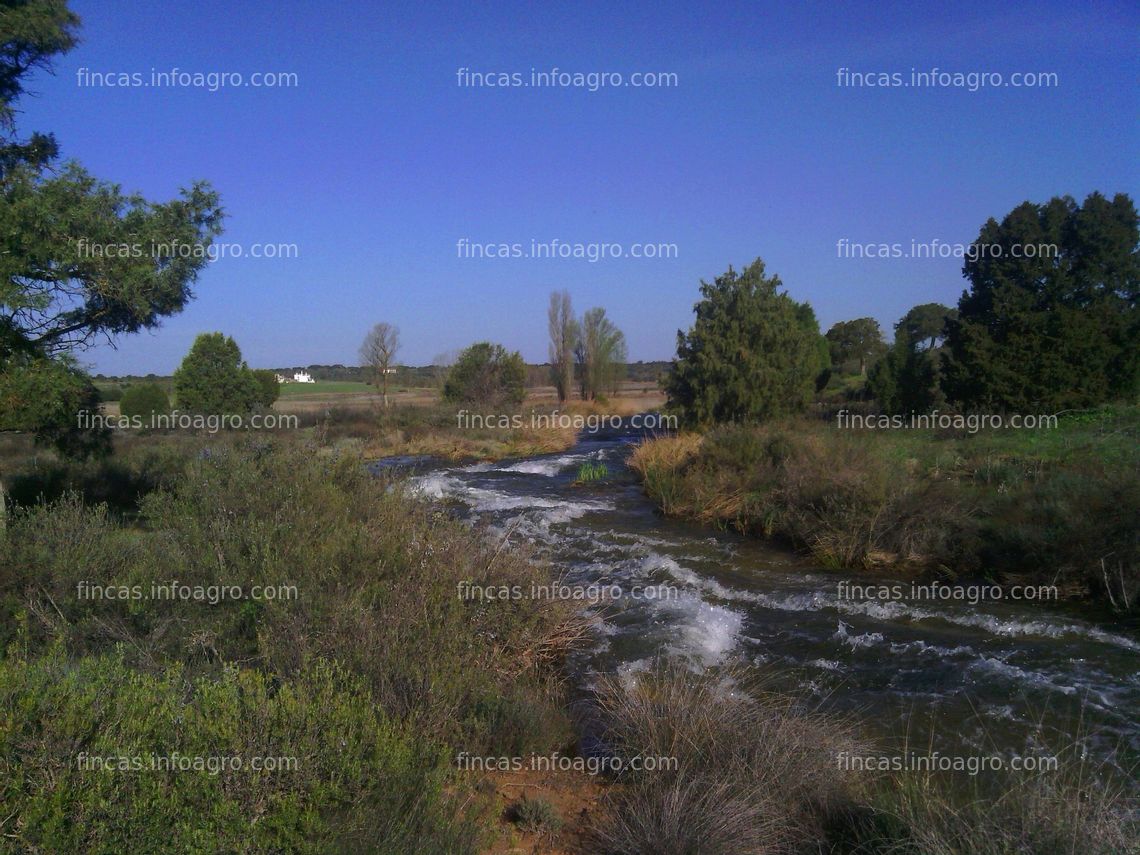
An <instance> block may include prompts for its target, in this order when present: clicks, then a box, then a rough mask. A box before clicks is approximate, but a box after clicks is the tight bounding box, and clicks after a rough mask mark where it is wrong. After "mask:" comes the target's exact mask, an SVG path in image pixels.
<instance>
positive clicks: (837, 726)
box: [591, 665, 859, 855]
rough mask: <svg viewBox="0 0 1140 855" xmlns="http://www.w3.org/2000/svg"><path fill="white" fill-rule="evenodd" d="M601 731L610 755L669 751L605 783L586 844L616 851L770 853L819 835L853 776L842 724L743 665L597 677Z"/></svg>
mask: <svg viewBox="0 0 1140 855" xmlns="http://www.w3.org/2000/svg"><path fill="white" fill-rule="evenodd" d="M597 704H598V713H599V715H600V719H601V724H602V737H601V738H602V741H603V743H604V744H606V745H607V746H608V747H609V748H610V749H611V750H613V751H614V752H615V753H616V755H617V756H619V757H622V758H626V759H628V758H631V757H655V758H661V757H665V758H675V759H676V765H675V766H674V768H672V769H658V770H656V771H648V770H647V771H640V772H626V773H624V774H623V775H622V776H621V777H620V778H619V781H618V785H617V786H615V787H613V788H611V789H610V790H607V791H606V793H605V794H604V795H603V798H602V802H601V805H600V812H599V814H598V817H597V820H596V823H595V826H594V833H593V836H594V847H595V848H593V849H592V850H591V851H596V852H605V853H613V855H641V853H650V852H652V853H657V855H688V853H693V852H700V853H705V855H721V853H723V855H728V854H729V853H733V855H737V853H745V854H746V855H759V853H763V855H772V854H773V853H792V852H802V851H808V849H809V848H814V846H816V845H820V844H822V842H823V841H824V838H825V826H826V825H827V823H828V821H829V820H830V819H831V817H832V815H833V814H835V813H837V812H838V811H840V810H842V809H844V808H845V807H846V806H847V804H848V802H849V791H850V789H851V785H852V783H853V782H852V780H851V778H850V776H849V775H847V774H845V773H843V772H842V771H841V770H839V769H838V768H837V763H836V759H835V757H836V754H837V753H838V752H839V751H842V750H847V751H852V750H856V747H857V746H858V744H859V742H858V740H857V738H856V737H855V736H854V734H853V731H852V729H851V727H850V726H849V724H848V723H847V722H845V721H841V720H838V719H835V718H832V717H827V716H823V715H821V714H819V713H817V712H813V711H812V710H810V709H807V708H804V707H802V706H801V705H800V704H799V703H798V702H797V701H796V699H794V698H789V697H787V696H780V695H775V694H770V693H768V692H766V691H764V688H763V685H757V684H756V682H755V678H754V677H751V678H750V677H748V676H746V674H745V672H743V671H735V670H728V671H722V672H720V673H719V674H713V673H709V672H706V673H705V674H702V675H695V674H693V673H691V672H689V671H687V670H685V669H684V668H683V667H678V666H671V665H662V666H659V667H657V668H656V669H654V670H652V671H650V672H648V673H644V674H636V675H634V676H633V678H632V682H625V681H622V680H621V679H619V678H617V677H606V678H603V679H602V681H601V683H600V686H599V689H598V695H597Z"/></svg>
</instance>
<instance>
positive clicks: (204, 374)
mask: <svg viewBox="0 0 1140 855" xmlns="http://www.w3.org/2000/svg"><path fill="white" fill-rule="evenodd" d="M174 395H175V397H176V398H177V399H178V406H179V407H180V408H181V409H183V410H187V411H189V412H192V413H211V414H230V413H236V414H243V413H248V412H250V411H251V410H253V409H254V408H256V407H257V406H258V405H259V403H260V402H261V400H262V397H263V395H264V391H263V390H262V388H261V386H260V384H259V383H258V381H257V379H256V378H255V377H254V375H253V372H252V371H250V370H249V367H248V366H247V365H246V364H245V362H244V361H243V360H242V358H241V350H240V349H239V348H238V346H237V343H236V342H235V341H234V340H233V339H232V338H230V337H228V336H225V335H223V334H222V333H220V332H217V333H202V334H201V335H200V336H198V337H197V338H196V339H194V345H193V346H192V347H191V348H190V352H189V353H188V354H186V358H185V359H183V360H182V364H181V365H180V366H178V370H177V371H175V372H174Z"/></svg>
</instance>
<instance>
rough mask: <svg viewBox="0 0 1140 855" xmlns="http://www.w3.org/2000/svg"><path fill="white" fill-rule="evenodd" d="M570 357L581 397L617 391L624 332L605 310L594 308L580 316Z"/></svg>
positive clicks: (583, 398) (626, 356) (622, 365)
mask: <svg viewBox="0 0 1140 855" xmlns="http://www.w3.org/2000/svg"><path fill="white" fill-rule="evenodd" d="M574 358H575V361H576V362H577V365H578V387H579V389H580V390H581V394H582V400H584V401H585V400H594V399H595V398H597V397H598V396H599V395H601V394H604V393H606V392H615V391H617V384H618V381H619V380H620V379H621V376H620V372H621V370H622V368H623V367H624V366H625V363H626V360H627V359H628V358H629V354H628V353H627V350H626V344H625V334H624V333H623V332H622V331H621V330H619V329H618V328H617V327H616V326H614V324H613V322H612V321H611V320H610V319H609V318H607V317H606V310H605V309H603V308H600V307H595V308H593V309H590V310H589V311H587V312H586V313H585V314H584V315H582V321H581V323H580V324H579V325H578V343H577V345H576V346H575V348H574Z"/></svg>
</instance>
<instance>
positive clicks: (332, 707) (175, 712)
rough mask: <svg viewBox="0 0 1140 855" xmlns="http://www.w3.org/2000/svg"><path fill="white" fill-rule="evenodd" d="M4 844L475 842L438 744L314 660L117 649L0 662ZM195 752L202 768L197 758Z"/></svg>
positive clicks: (61, 847) (225, 847)
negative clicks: (217, 660)
mask: <svg viewBox="0 0 1140 855" xmlns="http://www.w3.org/2000/svg"><path fill="white" fill-rule="evenodd" d="M0 716H2V717H3V720H4V722H5V727H4V728H2V729H0V758H2V759H3V761H4V766H5V775H4V778H3V781H2V782H0V801H3V803H4V805H5V806H6V810H5V813H6V814H8V813H9V812H10V811H14V812H13V813H12V814H11V815H10V816H7V817H6V818H5V819H4V821H3V826H2V830H3V832H4V834H3V837H4V841H5V842H3V843H0V850H4V851H15V850H6V846H8V845H16V844H18V847H17V848H19V849H21V850H23V851H47V852H110V851H118V852H128V851H135V852H154V853H185V852H218V851H224V852H267V851H274V852H283V851H289V852H312V853H318V852H327V851H330V849H331V848H340V847H344V846H351V847H352V848H355V849H356V851H361V848H364V849H367V850H368V851H385V852H401V853H404V852H406V853H417V852H419V853H424V855H428V853H436V852H471V851H474V848H475V838H476V828H475V826H474V825H472V824H471V823H470V822H465V821H453V815H454V814H455V812H456V811H455V807H454V805H452V804H450V803H449V800H448V799H447V798H445V796H444V792H443V783H444V779H445V775H446V766H445V764H444V762H443V757H442V754H441V751H440V749H438V748H434V747H433V746H432V745H431V744H430V743H429V742H427V741H424V740H417V739H415V738H414V737H413V736H411V734H410V732H406V731H404V730H403V729H401V728H400V727H399V726H397V725H396V724H394V723H393V722H392V721H390V720H389V719H388V718H387V717H386V716H385V715H384V713H383V712H382V711H381V710H379V709H378V708H377V707H376V706H375V704H374V702H373V698H372V695H371V693H370V692H369V691H368V689H367V687H366V685H365V684H364V681H363V680H361V679H360V678H359V677H356V676H354V675H351V674H349V673H347V672H346V671H345V670H344V669H341V668H339V667H337V666H335V665H332V664H330V663H328V662H325V661H320V660H318V661H316V662H314V663H313V664H312V665H310V666H306V667H305V668H304V669H302V670H301V671H300V672H298V673H297V674H296V675H294V677H293V679H291V680H289V681H287V682H280V681H278V680H277V679H275V678H273V677H271V676H269V675H267V674H265V673H263V672H259V671H255V670H252V669H247V668H238V667H235V666H230V667H227V668H225V669H224V670H223V672H222V674H221V675H220V676H219V677H218V678H217V679H208V678H198V679H193V680H191V679H189V678H188V676H187V674H186V673H185V670H184V669H183V668H181V667H180V666H177V665H171V666H168V667H167V668H165V669H164V670H162V671H159V672H157V673H146V672H140V671H137V670H135V669H133V668H131V667H130V666H129V665H128V664H126V663H125V662H124V660H123V658H122V657H121V656H117V655H110V656H106V657H89V658H82V659H78V660H73V661H68V660H67V659H65V658H64V657H62V656H57V655H48V656H46V657H43V658H39V659H31V660H24V659H23V658H22V657H12V658H10V659H8V660H5V661H3V662H0ZM192 762H200V765H201V766H202V768H193V767H192V766H189V765H181V766H180V764H190V763H192ZM254 764H259V765H261V766H262V767H265V768H260V769H255V768H253V766H254Z"/></svg>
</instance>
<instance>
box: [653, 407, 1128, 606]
mask: <svg viewBox="0 0 1140 855" xmlns="http://www.w3.org/2000/svg"><path fill="white" fill-rule="evenodd" d="M631 463H632V465H633V467H634V468H635V469H636V470H637V471H638V472H639V473H640V475H641V477H642V479H643V481H644V483H645V486H646V490H647V491H648V493H649V495H650V496H651V497H652V498H653V499H654V500H655V501H656V502H657V503H658V504H659V506H660V507H661V508H662V509H663V510H664V512H665V513H667V514H670V515H675V516H681V517H690V518H694V519H698V520H702V521H705V522H708V523H712V524H716V525H722V526H729V527H733V528H736V529H738V530H740V531H744V532H748V533H753V534H757V535H761V536H765V537H773V538H779V539H783V540H786V541H788V542H790V543H792V544H793V545H795V546H797V547H801V548H803V549H805V550H807V551H809V552H810V553H811V554H812V556H813V557H815V558H816V559H817V560H818V561H820V562H821V563H823V564H824V565H826V566H829V567H834V568H849V569H891V570H897V571H902V572H913V573H921V572H932V573H936V574H939V575H942V576H944V577H946V578H950V579H952V578H955V577H957V576H961V575H971V576H976V575H982V576H987V577H989V578H992V579H994V580H995V581H1015V580H1016V581H1025V580H1034V581H1038V582H1042V583H1055V584H1058V585H1059V586H1061V587H1062V589H1063V592H1064V593H1066V594H1068V595H1070V596H1072V597H1074V598H1089V597H1091V598H1095V599H1097V600H1099V601H1101V602H1104V603H1105V604H1106V605H1109V606H1111V607H1113V608H1116V609H1118V610H1120V611H1128V610H1130V609H1133V608H1135V607H1136V606H1137V605H1138V604H1140V603H1138V598H1140V544H1138V539H1137V534H1136V526H1135V514H1136V513H1137V509H1138V508H1140V408H1136V407H1119V408H1105V409H1102V410H1098V411H1095V412H1089V413H1083V414H1073V415H1070V416H1064V417H1062V418H1061V420H1060V422H1059V426H1058V427H1057V428H1056V429H1038V430H992V429H989V430H982V431H979V432H977V433H973V434H971V433H967V432H964V431H952V430H951V431H941V432H939V431H931V430H867V429H861V430H855V429H840V428H838V427H837V426H836V425H835V424H834V423H828V422H823V421H819V420H809V419H804V420H799V421H786V422H779V423H773V424H769V425H764V426H754V427H743V426H736V427H723V428H719V429H717V430H714V431H711V432H709V433H708V434H706V435H703V436H699V435H695V434H688V435H680V436H674V437H666V438H662V439H657V440H654V441H651V442H648V443H646V444H644V445H642V446H641V447H640V448H638V449H637V450H636V452H635V453H634V455H633V457H632V460H631Z"/></svg>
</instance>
